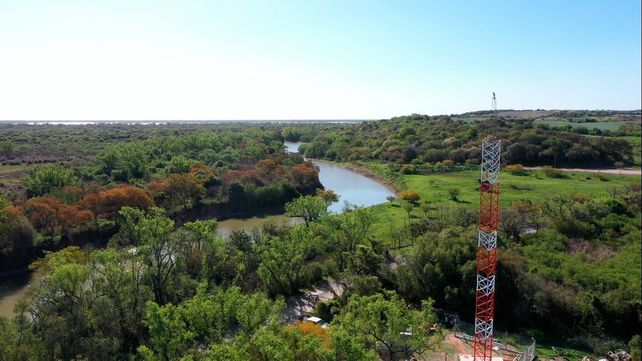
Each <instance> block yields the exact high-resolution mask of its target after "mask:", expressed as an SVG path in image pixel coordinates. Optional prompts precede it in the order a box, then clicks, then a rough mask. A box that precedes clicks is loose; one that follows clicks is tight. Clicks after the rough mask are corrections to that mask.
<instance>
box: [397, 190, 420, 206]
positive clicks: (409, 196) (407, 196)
mask: <svg viewBox="0 0 642 361" xmlns="http://www.w3.org/2000/svg"><path fill="white" fill-rule="evenodd" d="M397 196H398V197H399V198H401V199H403V200H404V201H407V202H410V203H416V202H418V201H419V199H421V196H420V195H419V193H417V192H413V191H402V192H399V194H397Z"/></svg>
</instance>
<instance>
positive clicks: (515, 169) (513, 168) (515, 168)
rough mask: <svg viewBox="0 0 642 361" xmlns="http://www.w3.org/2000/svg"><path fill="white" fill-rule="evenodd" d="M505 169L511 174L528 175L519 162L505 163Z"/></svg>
mask: <svg viewBox="0 0 642 361" xmlns="http://www.w3.org/2000/svg"><path fill="white" fill-rule="evenodd" d="M506 171H507V172H508V173H510V174H512V175H528V171H527V170H526V168H524V166H523V165H521V164H511V165H507V166H506Z"/></svg>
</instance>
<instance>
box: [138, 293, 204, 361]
mask: <svg viewBox="0 0 642 361" xmlns="http://www.w3.org/2000/svg"><path fill="white" fill-rule="evenodd" d="M145 324H146V325H147V327H148V329H149V339H150V343H151V347H152V350H153V351H154V354H155V355H157V356H158V359H160V360H163V361H170V360H177V359H180V358H181V357H182V356H183V355H184V353H185V351H186V350H187V348H188V347H189V346H190V344H191V342H192V341H193V340H194V338H195V336H196V335H195V334H194V332H192V331H190V330H189V329H188V326H187V324H186V323H185V321H184V320H183V318H182V317H181V315H180V312H179V309H178V307H177V306H174V305H172V304H167V305H164V306H159V305H158V304H157V303H155V302H148V303H147V312H146V316H145ZM139 353H140V354H141V355H142V356H143V357H144V358H146V359H150V358H151V357H150V356H151V352H150V350H149V349H148V348H147V347H146V346H141V347H140V348H139Z"/></svg>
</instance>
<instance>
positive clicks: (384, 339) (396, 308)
mask: <svg viewBox="0 0 642 361" xmlns="http://www.w3.org/2000/svg"><path fill="white" fill-rule="evenodd" d="M436 320H437V318H436V316H435V314H434V313H433V310H432V302H431V301H423V302H422V307H421V309H420V310H411V309H409V308H408V307H407V306H406V303H405V302H404V301H403V299H401V298H400V297H399V296H398V295H397V294H396V293H394V292H387V293H385V294H381V293H378V294H375V295H372V296H352V297H351V298H350V300H349V301H348V304H347V305H346V307H345V308H344V309H343V310H342V312H341V314H340V315H339V316H338V317H337V318H335V319H334V321H333V323H332V324H333V326H336V327H339V328H340V329H342V330H345V331H346V332H347V333H348V334H350V335H352V336H353V337H354V338H355V339H356V340H357V341H358V342H360V343H361V344H362V345H364V346H365V347H367V348H369V349H371V350H378V351H380V352H381V354H382V355H383V356H384V357H385V358H386V359H388V360H401V359H404V358H409V357H411V356H413V355H419V354H421V353H423V352H424V351H425V350H426V349H429V348H434V347H435V346H436V343H437V342H438V341H439V340H440V336H441V335H439V334H438V333H437V332H436V331H432V330H431V327H432V326H433V324H434V323H435V322H436Z"/></svg>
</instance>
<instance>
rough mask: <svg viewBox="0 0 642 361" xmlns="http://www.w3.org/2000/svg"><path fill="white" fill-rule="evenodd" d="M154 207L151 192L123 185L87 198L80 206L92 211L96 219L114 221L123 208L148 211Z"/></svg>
mask: <svg viewBox="0 0 642 361" xmlns="http://www.w3.org/2000/svg"><path fill="white" fill-rule="evenodd" d="M153 205H154V201H153V200H152V198H151V196H150V195H149V192H147V191H146V190H144V189H142V188H138V187H134V186H131V185H125V184H124V185H121V186H119V187H116V188H113V189H107V190H104V191H101V192H98V193H92V194H89V195H87V196H85V197H84V198H83V199H82V200H81V201H80V202H79V206H80V208H82V209H86V210H90V211H91V212H92V213H93V214H94V216H95V217H97V218H105V219H112V218H113V217H114V216H115V215H116V214H118V211H120V209H121V208H123V207H133V208H140V209H147V208H149V207H152V206H153Z"/></svg>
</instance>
